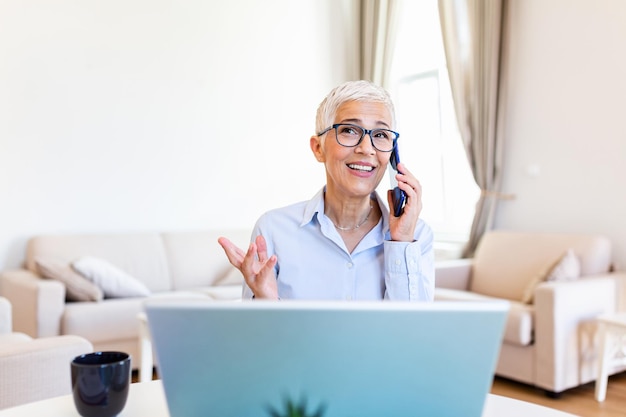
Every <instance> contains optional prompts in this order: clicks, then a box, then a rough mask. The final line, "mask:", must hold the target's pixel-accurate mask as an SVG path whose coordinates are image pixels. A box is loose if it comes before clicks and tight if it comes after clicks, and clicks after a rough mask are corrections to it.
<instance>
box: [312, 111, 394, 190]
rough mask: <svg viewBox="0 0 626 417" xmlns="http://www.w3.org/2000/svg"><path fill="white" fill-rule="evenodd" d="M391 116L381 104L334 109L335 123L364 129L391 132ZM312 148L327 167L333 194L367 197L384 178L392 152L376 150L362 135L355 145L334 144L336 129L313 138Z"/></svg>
mask: <svg viewBox="0 0 626 417" xmlns="http://www.w3.org/2000/svg"><path fill="white" fill-rule="evenodd" d="M391 120H392V119H391V114H390V113H389V111H388V110H387V108H386V107H385V105H384V104H383V103H376V102H360V101H349V102H346V103H344V104H342V105H341V106H340V107H339V108H338V109H337V114H336V115H335V121H334V123H350V124H355V125H359V126H361V127H363V128H365V129H368V130H369V129H379V128H383V129H392V126H391ZM311 149H312V150H313V153H314V154H315V156H316V158H317V160H318V161H320V162H323V163H324V165H325V166H326V188H327V192H331V193H333V195H341V196H345V197H363V196H369V195H370V194H371V193H372V192H373V191H374V190H375V189H376V186H377V185H378V183H379V182H380V180H381V179H382V177H383V176H384V175H385V172H386V168H387V163H388V162H389V156H390V155H391V152H380V151H377V150H376V149H375V148H374V147H373V146H372V142H371V140H370V136H369V135H365V137H364V138H363V140H362V141H361V143H360V144H359V145H358V146H355V147H352V148H347V147H345V146H341V145H340V144H339V143H337V140H336V139H335V129H331V130H329V131H328V132H327V133H326V136H325V138H324V139H323V140H322V138H321V137H318V136H313V137H312V138H311Z"/></svg>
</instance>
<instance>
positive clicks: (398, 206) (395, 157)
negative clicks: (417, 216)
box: [389, 143, 406, 217]
mask: <svg viewBox="0 0 626 417" xmlns="http://www.w3.org/2000/svg"><path fill="white" fill-rule="evenodd" d="M389 163H390V164H391V168H393V171H390V172H389V175H390V177H391V186H392V187H393V188H392V190H391V199H392V203H393V215H394V216H395V217H400V216H401V215H402V212H403V211H404V204H405V203H406V193H405V192H404V191H402V190H401V189H400V188H399V187H398V181H397V180H396V173H397V172H400V171H398V164H399V163H400V155H399V154H398V144H397V143H396V146H395V147H394V148H393V150H392V151H391V157H390V158H389Z"/></svg>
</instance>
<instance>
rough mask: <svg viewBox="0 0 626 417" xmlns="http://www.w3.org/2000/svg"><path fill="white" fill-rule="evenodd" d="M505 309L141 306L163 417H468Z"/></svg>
mask: <svg viewBox="0 0 626 417" xmlns="http://www.w3.org/2000/svg"><path fill="white" fill-rule="evenodd" d="M507 311H508V303H506V302H499V301H494V302H491V301H489V302H443V301H442V302H434V303H408V302H331V301H328V302H313V301H279V302H276V301H274V302H269V301H261V300H255V301H245V302H225V301H222V302H215V301H203V300H192V301H180V300H179V301H172V300H170V301H165V300H161V301H153V302H148V303H147V304H146V312H147V317H148V323H149V326H150V331H151V334H152V339H153V343H154V347H155V351H156V355H157V363H158V373H159V376H160V377H161V379H162V383H163V388H164V391H165V397H166V399H167V404H168V408H169V411H170V415H171V416H172V417H211V416H215V417H263V416H267V417H281V416H284V417H289V416H296V415H302V416H307V417H381V416H385V417H400V416H428V417H445V416H450V417H479V416H481V414H482V410H483V405H484V403H485V399H486V396H487V394H488V392H489V390H490V388H491V384H492V382H493V375H494V369H495V365H496V362H497V358H498V353H499V349H500V344H501V341H502V335H503V329H504V324H505V320H506V314H507ZM297 409H300V410H301V411H304V413H303V414H293V413H292V414H290V413H289V411H290V410H291V411H293V410H297Z"/></svg>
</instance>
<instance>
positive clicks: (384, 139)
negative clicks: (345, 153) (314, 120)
mask: <svg viewBox="0 0 626 417" xmlns="http://www.w3.org/2000/svg"><path fill="white" fill-rule="evenodd" d="M330 129H335V139H337V143H338V144H340V145H341V146H345V147H346V148H353V147H355V146H358V145H359V143H361V141H362V140H363V138H364V137H365V135H370V140H371V141H372V146H373V147H374V148H375V149H376V150H377V151H380V152H391V151H392V150H393V148H394V147H395V146H396V141H397V140H398V138H399V137H400V134H399V133H398V132H394V131H393V130H389V129H371V130H368V129H365V128H362V127H361V126H358V125H353V124H345V123H337V124H334V125H332V126H331V127H329V128H327V129H325V130H324V131H322V132H320V133H318V134H317V136H322V135H323V134H325V133H326V132H328V131H329V130H330Z"/></svg>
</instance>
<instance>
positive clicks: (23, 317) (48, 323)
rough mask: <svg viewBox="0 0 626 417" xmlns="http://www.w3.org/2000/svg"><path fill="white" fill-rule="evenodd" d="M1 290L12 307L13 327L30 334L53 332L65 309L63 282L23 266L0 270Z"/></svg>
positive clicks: (48, 333) (38, 335)
mask: <svg viewBox="0 0 626 417" xmlns="http://www.w3.org/2000/svg"><path fill="white" fill-rule="evenodd" d="M0 293H1V294H2V296H3V297H6V298H7V299H8V300H9V302H10V303H11V305H12V308H13V330H14V331H16V332H23V333H26V334H27V335H29V336H31V337H45V336H56V335H59V334H60V331H61V316H62V315H63V311H64V310H65V286H64V285H63V284H62V283H60V282H58V281H54V280H50V279H43V278H40V277H39V276H38V275H36V274H34V273H33V272H31V271H28V270H26V269H16V270H10V271H4V272H2V274H0Z"/></svg>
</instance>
